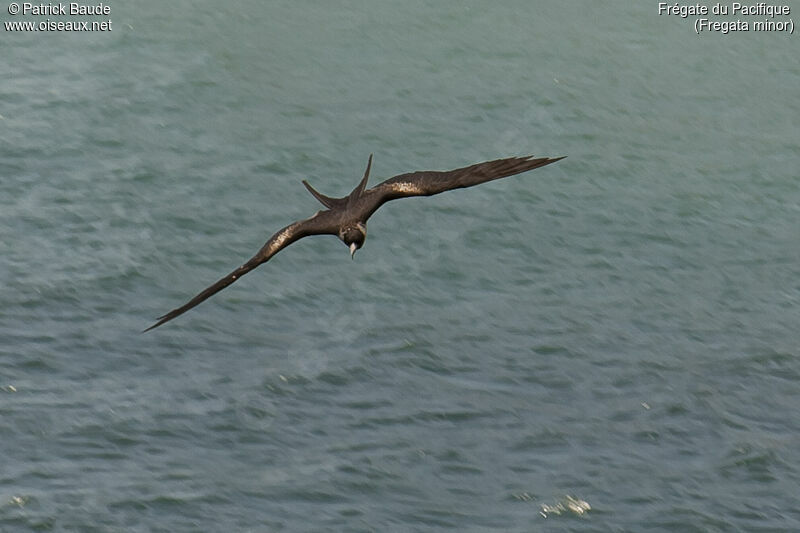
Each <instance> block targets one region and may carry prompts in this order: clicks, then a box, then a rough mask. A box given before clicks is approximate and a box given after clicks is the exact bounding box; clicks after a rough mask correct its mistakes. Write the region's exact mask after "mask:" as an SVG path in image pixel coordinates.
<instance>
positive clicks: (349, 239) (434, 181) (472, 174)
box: [145, 155, 563, 331]
mask: <svg viewBox="0 0 800 533" xmlns="http://www.w3.org/2000/svg"><path fill="white" fill-rule="evenodd" d="M560 159H563V157H556V158H547V157H540V158H536V159H534V158H533V157H532V156H529V157H509V158H507V159H497V160H495V161H487V162H485V163H477V164H475V165H470V166H468V167H464V168H458V169H455V170H450V171H444V172H439V171H420V172H411V173H408V174H401V175H399V176H395V177H393V178H390V179H388V180H386V181H384V182H382V183H380V184H378V185H376V186H375V187H372V188H371V189H367V188H366V186H367V179H368V178H369V171H370V167H371V166H372V155H370V156H369V162H368V163H367V170H366V172H365V173H364V178H363V179H362V180H361V182H360V183H359V184H358V185H357V186H356V188H355V189H353V191H352V192H351V193H350V194H349V195H347V196H345V197H343V198H332V197H329V196H325V195H324V194H321V193H319V192H317V191H316V190H315V189H314V188H313V187H312V186H311V185H309V184H308V182H306V181H305V180H303V184H304V185H305V186H306V188H307V189H308V190H309V192H311V194H312V195H313V196H314V197H315V198H316V199H317V200H319V201H320V203H322V204H323V205H324V206H325V207H326V208H327V209H325V210H322V211H318V212H317V213H316V214H314V215H313V216H311V217H310V218H307V219H305V220H300V221H298V222H295V223H293V224H289V225H288V226H286V227H285V228H282V229H280V230H278V231H277V232H276V233H275V234H274V235H273V236H272V237H270V239H269V240H268V241H267V242H266V244H264V246H263V247H262V248H261V250H259V251H258V253H256V255H254V256H253V257H252V258H251V259H250V260H249V261H247V262H246V263H244V264H243V265H242V266H240V267H239V268H237V269H236V270H234V271H233V272H231V273H230V274H228V275H227V276H225V277H224V278H222V279H220V280H219V281H217V282H216V283H214V284H213V285H211V286H210V287H208V288H206V289H205V290H203V291H202V292H201V293H200V294H198V295H197V296H195V297H194V298H192V299H191V300H189V301H188V302H187V303H186V304H184V305H182V306H181V307H178V308H176V309H173V310H172V311H170V312H169V313H167V314H165V315H163V316H161V317H159V319H158V322H156V323H155V324H153V325H152V326H150V327H149V328H147V329H146V330H145V331H149V330H151V329H153V328H157V327H158V326H160V325H162V324H164V323H165V322H168V321H170V320H172V319H173V318H175V317H177V316H179V315H182V314H183V313H185V312H186V311H188V310H189V309H191V308H193V307H194V306H196V305H198V304H200V303H201V302H203V301H204V300H205V299H207V298H209V297H210V296H212V295H214V294H216V293H217V292H219V291H221V290H222V289H224V288H225V287H227V286H228V285H230V284H231V283H233V282H235V281H236V280H238V279H239V278H240V277H242V276H243V275H245V274H247V273H248V272H250V271H251V270H253V269H254V268H256V267H257V266H259V265H262V264H264V263H266V262H267V261H269V260H270V258H271V257H272V256H273V255H275V254H276V253H278V252H280V251H281V250H283V249H284V248H286V247H287V246H289V245H290V244H292V243H293V242H295V241H297V240H299V239H302V238H303V237H308V236H310V235H336V236H338V237H339V239H340V240H341V241H342V242H344V243H345V245H347V246H348V248H349V249H350V255H351V257H352V256H354V255H355V252H356V250H358V249H359V248H361V246H363V245H364V240H365V239H366V237H367V219H369V217H371V216H372V214H373V213H375V211H377V210H378V208H379V207H380V206H382V205H383V204H384V203H386V202H388V201H390V200H396V199H398V198H407V197H411V196H432V195H434V194H439V193H442V192H445V191H449V190H453V189H460V188H465V187H472V186H474V185H478V184H481V183H485V182H487V181H492V180H496V179H500V178H505V177H508V176H513V175H515V174H520V173H522V172H527V171H529V170H533V169H535V168H539V167H542V166H545V165H549V164H550V163H555V162H556V161H558V160H560Z"/></svg>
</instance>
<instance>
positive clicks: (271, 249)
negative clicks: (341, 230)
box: [142, 214, 335, 333]
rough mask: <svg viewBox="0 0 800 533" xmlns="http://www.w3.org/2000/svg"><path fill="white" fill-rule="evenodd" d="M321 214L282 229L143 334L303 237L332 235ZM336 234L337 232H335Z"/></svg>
mask: <svg viewBox="0 0 800 533" xmlns="http://www.w3.org/2000/svg"><path fill="white" fill-rule="evenodd" d="M321 218H322V217H320V214H317V215H314V216H313V217H311V218H309V219H306V220H302V221H299V222H295V223H294V224H290V225H288V226H286V227H285V228H283V229H281V230H280V231H278V232H277V233H275V235H273V236H272V237H270V239H269V240H268V241H267V242H266V244H264V246H263V247H262V248H261V250H259V251H258V253H257V254H256V255H254V256H253V257H252V258H250V260H249V261H247V262H246V263H245V264H243V265H242V266H240V267H239V268H237V269H236V270H234V271H233V272H231V273H230V274H228V275H227V276H225V277H224V278H222V279H220V280H219V281H217V282H216V283H214V284H213V285H211V286H209V287H207V288H205V289H204V290H203V291H202V292H200V294H198V295H197V296H195V297H194V298H192V299H191V300H189V301H188V302H186V303H185V304H183V305H182V306H180V307H177V308H175V309H173V310H172V311H170V312H169V313H167V314H165V315H162V316H160V317H158V322H156V323H155V324H153V325H152V326H150V327H149V328H147V329H146V330H144V331H143V332H142V333H144V332H147V331H150V330H151V329H155V328H157V327H158V326H160V325H162V324H164V323H166V322H169V321H170V320H172V319H173V318H175V317H177V316H180V315H182V314H183V313H185V312H186V311H188V310H189V309H191V308H193V307H195V306H197V305H199V304H200V303H202V302H203V301H205V300H206V299H208V298H210V297H211V296H213V295H215V294H216V293H218V292H219V291H221V290H222V289H224V288H225V287H227V286H228V285H230V284H232V283H233V282H234V281H236V280H238V279H239V278H241V277H242V276H244V275H245V274H247V273H248V272H250V271H251V270H253V269H254V268H256V267H257V266H259V265H261V264H263V263H266V262H267V261H269V260H270V258H271V257H272V256H273V255H275V254H277V253H278V252H280V251H281V250H283V249H284V248H286V247H287V246H289V245H290V244H292V243H293V242H295V241H297V240H299V239H302V238H303V237H307V236H309V235H320V234H326V233H331V231H330V230H331V228H328V227H326V225H325V224H324V223H322V222H323V221H322V220H321ZM334 233H335V230H334Z"/></svg>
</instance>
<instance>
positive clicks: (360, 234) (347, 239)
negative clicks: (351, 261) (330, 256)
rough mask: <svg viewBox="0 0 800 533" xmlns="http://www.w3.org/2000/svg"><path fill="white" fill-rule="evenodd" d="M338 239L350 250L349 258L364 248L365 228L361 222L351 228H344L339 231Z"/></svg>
mask: <svg viewBox="0 0 800 533" xmlns="http://www.w3.org/2000/svg"><path fill="white" fill-rule="evenodd" d="M339 238H340V239H341V240H342V242H343V243H344V244H345V245H346V246H347V247H348V248H350V257H351V258H352V257H353V256H355V254H356V250H358V249H359V248H361V247H362V246H364V240H365V239H366V238H367V226H366V224H364V223H363V222H358V223H356V224H354V225H352V226H345V227H343V228H342V229H340V230H339Z"/></svg>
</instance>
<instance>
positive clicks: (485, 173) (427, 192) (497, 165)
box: [368, 156, 564, 209]
mask: <svg viewBox="0 0 800 533" xmlns="http://www.w3.org/2000/svg"><path fill="white" fill-rule="evenodd" d="M561 159H564V158H563V157H553V158H550V157H539V158H534V157H533V156H528V157H509V158H507V159H497V160H495V161H486V162H484V163H477V164H475V165H470V166H468V167H464V168H457V169H455V170H448V171H444V172H437V171H432V170H423V171H418V172H411V173H409V174H401V175H399V176H395V177H393V178H389V179H388V180H386V181H384V182H383V183H380V184H378V185H376V186H375V187H373V188H372V189H370V190H369V191H368V192H370V193H373V192H374V193H377V195H378V198H379V203H378V206H380V204H383V203H384V202H388V201H389V200H395V199H397V198H406V197H409V196H431V195H433V194H439V193H440V192H445V191H449V190H451V189H461V188H464V187H472V186H473V185H479V184H481V183H485V182H487V181H492V180H496V179H500V178H506V177H508V176H513V175H515V174H520V173H522V172H527V171H529V170H533V169H534V168H539V167H543V166H545V165H549V164H550V163H555V162H556V161H559V160H561ZM376 209H377V207H376Z"/></svg>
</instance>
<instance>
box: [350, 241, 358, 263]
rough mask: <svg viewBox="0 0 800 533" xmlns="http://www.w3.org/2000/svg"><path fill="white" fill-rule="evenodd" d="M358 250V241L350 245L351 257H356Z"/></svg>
mask: <svg viewBox="0 0 800 533" xmlns="http://www.w3.org/2000/svg"><path fill="white" fill-rule="evenodd" d="M356 250H358V247H357V246H356V243H352V244H351V245H350V259H355V255H356Z"/></svg>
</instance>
